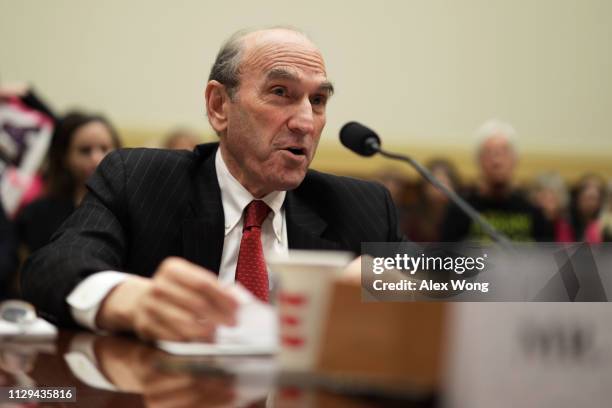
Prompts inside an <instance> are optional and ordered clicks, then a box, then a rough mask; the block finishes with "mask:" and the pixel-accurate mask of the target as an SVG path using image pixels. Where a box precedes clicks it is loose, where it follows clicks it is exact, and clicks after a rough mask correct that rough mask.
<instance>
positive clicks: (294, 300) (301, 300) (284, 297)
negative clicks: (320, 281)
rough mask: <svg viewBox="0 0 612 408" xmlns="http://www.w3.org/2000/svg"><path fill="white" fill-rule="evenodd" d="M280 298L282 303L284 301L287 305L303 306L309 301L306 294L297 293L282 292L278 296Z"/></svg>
mask: <svg viewBox="0 0 612 408" xmlns="http://www.w3.org/2000/svg"><path fill="white" fill-rule="evenodd" d="M278 300H279V301H280V303H284V304H287V305H292V306H301V305H304V304H305V303H306V302H307V301H308V298H307V297H306V296H304V295H300V294H297V293H286V292H282V293H280V295H279V296H278Z"/></svg>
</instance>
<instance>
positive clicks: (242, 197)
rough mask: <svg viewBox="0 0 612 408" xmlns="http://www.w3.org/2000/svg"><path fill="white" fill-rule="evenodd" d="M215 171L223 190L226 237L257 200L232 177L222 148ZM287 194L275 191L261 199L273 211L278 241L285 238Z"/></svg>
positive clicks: (217, 155) (273, 223) (218, 150)
mask: <svg viewBox="0 0 612 408" xmlns="http://www.w3.org/2000/svg"><path fill="white" fill-rule="evenodd" d="M215 169H216V170H217V181H218V182H219V188H220V189H221V202H222V204H223V214H224V215H225V235H227V234H229V233H230V232H231V231H232V230H233V229H234V228H235V227H236V225H237V224H238V223H239V222H240V220H241V219H242V213H243V212H244V209H245V208H246V206H247V205H248V204H249V203H250V202H251V201H253V200H255V199H256V198H255V197H253V196H252V195H251V193H249V191H248V190H247V189H246V188H244V187H243V186H242V184H240V182H239V181H238V180H236V179H235V178H234V176H232V174H231V173H230V171H229V169H228V168H227V165H226V164H225V161H224V160H223V157H222V156H221V148H219V149H217V153H216V155H215ZM286 194H287V192H286V191H273V192H271V193H270V194H268V195H266V196H264V197H263V198H261V199H260V200H262V201H263V202H265V203H266V204H267V205H268V207H270V208H271V209H272V213H273V218H272V227H273V229H274V235H276V239H278V240H279V241H281V240H282V236H283V235H282V232H283V214H282V208H283V202H284V201H285V195H286ZM268 217H269V216H268Z"/></svg>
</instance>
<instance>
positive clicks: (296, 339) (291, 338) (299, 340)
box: [281, 336, 304, 347]
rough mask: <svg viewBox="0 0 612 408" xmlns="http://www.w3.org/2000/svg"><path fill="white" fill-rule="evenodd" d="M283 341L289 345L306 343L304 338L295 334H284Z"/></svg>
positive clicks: (285, 344) (297, 345)
mask: <svg viewBox="0 0 612 408" xmlns="http://www.w3.org/2000/svg"><path fill="white" fill-rule="evenodd" d="M281 342H282V343H283V345H284V346H287V347H302V346H303V345H304V339H303V338H301V337H295V336H283V337H282V338H281Z"/></svg>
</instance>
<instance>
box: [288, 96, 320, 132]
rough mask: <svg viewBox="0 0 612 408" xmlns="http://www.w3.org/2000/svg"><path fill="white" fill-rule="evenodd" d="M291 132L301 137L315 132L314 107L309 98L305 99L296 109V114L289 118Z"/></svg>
mask: <svg viewBox="0 0 612 408" xmlns="http://www.w3.org/2000/svg"><path fill="white" fill-rule="evenodd" d="M287 126H288V127H289V130H291V131H292V132H293V133H296V134H299V135H301V136H304V135H309V134H311V133H312V132H313V131H314V116H313V112H312V105H311V104H310V100H309V99H308V98H304V100H302V102H301V103H300V104H299V106H297V107H296V110H295V112H294V114H293V115H292V116H291V118H289V122H288V124H287Z"/></svg>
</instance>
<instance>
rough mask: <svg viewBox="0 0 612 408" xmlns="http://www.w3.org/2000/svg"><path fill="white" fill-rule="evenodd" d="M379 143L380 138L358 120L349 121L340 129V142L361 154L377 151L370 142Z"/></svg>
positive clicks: (371, 153) (368, 154) (370, 153)
mask: <svg viewBox="0 0 612 408" xmlns="http://www.w3.org/2000/svg"><path fill="white" fill-rule="evenodd" d="M373 141H374V142H376V143H378V145H380V138H379V137H378V135H377V134H376V133H374V131H373V130H372V129H370V128H368V127H366V126H363V125H362V124H361V123H358V122H349V123H347V124H346V125H344V126H342V129H340V142H342V144H343V145H344V146H346V147H348V148H349V149H351V150H352V151H354V152H355V153H357V154H359V155H361V156H372V155H373V154H376V153H377V150H376V149H374V148H373V147H372V145H371V142H373Z"/></svg>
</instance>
